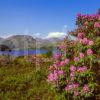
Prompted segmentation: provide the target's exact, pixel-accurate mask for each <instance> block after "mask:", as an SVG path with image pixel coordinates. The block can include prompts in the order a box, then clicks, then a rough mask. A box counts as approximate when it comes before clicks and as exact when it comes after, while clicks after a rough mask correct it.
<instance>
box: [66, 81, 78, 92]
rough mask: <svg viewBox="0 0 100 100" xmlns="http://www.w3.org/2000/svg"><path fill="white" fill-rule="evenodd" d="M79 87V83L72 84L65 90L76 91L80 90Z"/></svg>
mask: <svg viewBox="0 0 100 100" xmlns="http://www.w3.org/2000/svg"><path fill="white" fill-rule="evenodd" d="M78 87H79V84H78V83H72V84H69V85H67V86H66V87H65V90H66V91H69V90H71V89H75V88H78Z"/></svg>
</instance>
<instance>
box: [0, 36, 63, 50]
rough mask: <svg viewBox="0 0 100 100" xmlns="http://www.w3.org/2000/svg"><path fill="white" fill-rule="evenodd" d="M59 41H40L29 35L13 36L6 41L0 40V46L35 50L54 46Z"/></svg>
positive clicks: (52, 39)
mask: <svg viewBox="0 0 100 100" xmlns="http://www.w3.org/2000/svg"><path fill="white" fill-rule="evenodd" d="M61 41H62V40H61V39H58V38H50V39H41V38H33V37H32V36H29V35H14V36H11V37H9V38H6V39H3V38H0V44H3V45H7V46H9V47H10V48H11V49H35V48H42V47H48V46H55V45H57V44H58V43H59V42H61Z"/></svg>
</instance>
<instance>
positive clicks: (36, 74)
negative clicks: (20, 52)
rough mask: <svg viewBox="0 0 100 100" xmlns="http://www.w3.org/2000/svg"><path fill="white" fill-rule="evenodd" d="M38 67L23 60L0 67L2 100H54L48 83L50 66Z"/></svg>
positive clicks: (0, 98) (47, 63)
mask: <svg viewBox="0 0 100 100" xmlns="http://www.w3.org/2000/svg"><path fill="white" fill-rule="evenodd" d="M49 65H50V62H46V63H45V62H44V64H43V65H42V66H40V67H39V68H40V69H39V70H37V68H36V67H37V66H35V65H32V64H31V63H30V62H26V61H25V60H24V59H23V58H18V59H15V61H13V62H12V63H10V64H8V65H6V66H1V67H0V100H54V99H53V97H54V94H53V93H52V92H51V91H49V86H48V84H47V82H46V77H47V73H48V70H47V68H48V66H49Z"/></svg>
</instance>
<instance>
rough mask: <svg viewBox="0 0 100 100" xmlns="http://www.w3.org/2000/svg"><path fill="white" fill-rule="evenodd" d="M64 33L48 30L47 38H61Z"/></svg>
mask: <svg viewBox="0 0 100 100" xmlns="http://www.w3.org/2000/svg"><path fill="white" fill-rule="evenodd" d="M65 35H66V34H65V33H64V32H50V33H48V36H47V38H62V37H64V36H65Z"/></svg>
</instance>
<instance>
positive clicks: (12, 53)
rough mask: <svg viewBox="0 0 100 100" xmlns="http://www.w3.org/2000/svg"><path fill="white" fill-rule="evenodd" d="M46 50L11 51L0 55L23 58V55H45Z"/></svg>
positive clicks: (2, 52)
mask: <svg viewBox="0 0 100 100" xmlns="http://www.w3.org/2000/svg"><path fill="white" fill-rule="evenodd" d="M45 53H47V50H44V49H38V50H12V51H11V52H8V51H0V55H3V54H4V55H11V56H25V55H34V54H45Z"/></svg>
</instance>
